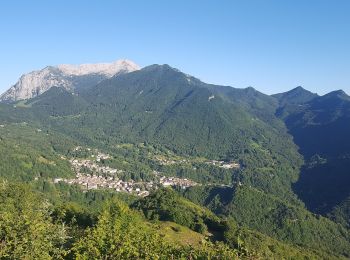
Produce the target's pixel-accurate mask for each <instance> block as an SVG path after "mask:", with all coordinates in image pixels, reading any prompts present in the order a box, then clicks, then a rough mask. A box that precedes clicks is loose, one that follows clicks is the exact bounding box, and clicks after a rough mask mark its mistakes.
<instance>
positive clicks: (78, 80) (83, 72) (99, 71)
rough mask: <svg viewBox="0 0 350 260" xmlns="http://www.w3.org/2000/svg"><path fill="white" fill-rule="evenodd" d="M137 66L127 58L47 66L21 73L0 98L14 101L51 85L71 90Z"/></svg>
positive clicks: (41, 91) (95, 82) (135, 68)
mask: <svg viewBox="0 0 350 260" xmlns="http://www.w3.org/2000/svg"><path fill="white" fill-rule="evenodd" d="M138 69H139V66H138V65H136V64H135V63H133V62H132V61H128V60H118V61H116V62H113V63H97V64H82V65H68V64H62V65H58V66H48V67H46V68H44V69H42V70H39V71H33V72H30V73H28V74H24V75H23V76H21V78H20V79H19V81H18V82H17V83H16V84H15V85H13V86H12V87H11V88H10V89H9V90H7V91H6V92H5V93H4V94H2V95H1V96H0V101H7V102H9V101H17V100H23V99H29V98H33V97H36V96H38V95H40V94H42V93H44V92H45V91H47V90H48V89H50V88H51V87H53V86H56V87H63V88H65V89H66V90H68V91H74V90H76V89H78V90H79V88H83V87H89V86H94V85H96V84H97V83H99V82H101V81H102V80H104V79H107V78H110V77H112V76H113V75H115V74H118V73H127V72H131V71H135V70H138Z"/></svg>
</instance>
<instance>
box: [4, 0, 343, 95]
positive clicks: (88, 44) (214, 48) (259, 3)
mask: <svg viewBox="0 0 350 260" xmlns="http://www.w3.org/2000/svg"><path fill="white" fill-rule="evenodd" d="M349 13H350V1H348V0H343V1H342V0H327V1H326V0H283V1H281V0H274V1H273V0H255V1H254V0H241V1H238V0H237V1H235V0H228V1H220V0H218V1H214V0H212V1H209V0H201V1H199V0H198V1H197V0H176V1H175V0H173V1H170V0H169V1H166V0H162V1H161V0H159V1H156V0H147V1H146V0H139V1H137V0H128V1H103V0H90V1H87V0H85V1H79V0H75V1H64V0H60V1H58V0H56V1H48V0H46V1H43V0H36V1H24V0H23V1H18V0H3V1H1V2H0V33H1V34H0V35H1V38H0V71H1V72H0V91H1V92H3V91H5V90H6V89H7V88H8V87H9V86H10V85H11V84H13V83H15V82H16V81H17V79H18V77H19V76H20V75H21V74H23V73H26V72H29V71H32V70H35V69H40V68H42V67H45V66H46V65H55V64H60V63H72V64H80V63H90V62H91V63H93V62H108V61H113V60H116V59H120V58H128V59H131V60H133V61H135V62H136V63H138V64H139V65H141V66H146V65H150V64H154V63H158V64H164V63H167V64H169V65H171V66H173V67H176V68H178V69H180V70H182V71H184V72H186V73H188V74H191V75H193V76H195V77H198V78H200V79H201V80H203V81H205V82H209V83H216V84H223V85H230V86H233V87H239V88H244V87H247V86H252V87H254V88H256V89H258V90H260V91H262V92H264V93H268V94H271V93H276V92H282V91H286V90H289V89H291V88H294V87H296V86H298V85H301V86H303V87H305V88H307V89H309V90H311V91H313V92H318V93H319V94H324V93H326V92H329V91H332V90H335V89H343V90H345V91H346V92H347V93H348V94H350V15H349Z"/></svg>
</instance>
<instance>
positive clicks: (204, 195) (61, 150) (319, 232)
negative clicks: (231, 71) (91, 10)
mask: <svg viewBox="0 0 350 260" xmlns="http://www.w3.org/2000/svg"><path fill="white" fill-rule="evenodd" d="M84 80H85V79H84ZM213 97H214V98H213ZM338 99H339V100H341V103H340V104H341V105H339V103H338ZM324 100H325V101H324ZM320 102H321V103H322V102H326V103H327V104H328V105H329V106H330V107H327V106H328V105H327V104H321V105H320ZM349 103H350V101H349V100H348V98H347V97H346V96H344V94H342V93H335V94H331V95H330V97H327V96H325V97H323V96H322V97H319V96H317V95H314V94H312V93H308V92H307V91H305V90H303V89H301V88H297V89H294V90H292V91H291V92H289V93H282V94H278V95H274V96H268V95H265V94H263V93H260V92H258V91H256V90H255V89H253V88H247V89H235V88H232V87H225V86H215V85H210V84H206V83H204V82H201V81H200V80H198V79H196V78H194V77H191V76H189V75H187V74H184V73H182V72H181V71H179V70H177V69H174V68H172V67H170V66H169V65H151V66H148V67H145V68H142V69H139V70H135V71H132V72H129V73H126V72H125V73H121V74H118V75H116V76H114V77H111V78H109V79H106V80H102V81H101V82H99V83H96V85H95V86H93V87H91V86H90V87H87V88H80V89H79V91H76V90H74V92H72V90H71V89H67V88H64V87H55V86H52V87H50V88H49V89H48V90H46V91H45V92H44V93H42V94H39V95H36V96H35V97H33V98H29V99H25V100H18V101H11V102H10V101H6V102H3V103H1V104H0V125H1V127H0V151H1V153H2V155H3V156H2V157H1V158H0V161H1V166H0V176H1V179H2V180H3V182H4V185H3V189H4V194H9V195H6V196H10V197H12V198H13V200H22V199H20V198H18V197H17V196H18V194H12V193H11V191H10V190H8V189H10V188H8V187H12V186H11V185H15V186H14V188H13V189H20V190H21V189H24V190H27V191H26V192H29V193H30V194H32V193H33V194H32V195H30V196H29V197H31V196H33V198H34V197H35V198H36V196H37V195H35V194H40V195H39V197H40V196H42V197H43V198H45V200H47V201H48V202H49V204H50V206H49V207H50V212H51V213H50V214H49V213H48V215H47V218H48V219H49V222H50V221H53V222H50V223H56V222H54V221H59V222H60V223H63V224H64V225H68V226H69V228H70V230H68V231H67V232H66V234H67V235H69V236H70V237H71V238H70V239H71V240H69V239H68V240H65V241H66V242H67V241H68V242H69V243H70V244H71V245H72V247H70V248H67V247H65V246H63V248H66V249H67V250H71V252H75V253H74V254H75V255H79V252H80V250H83V251H84V252H89V250H90V248H86V247H85V244H86V243H87V240H86V239H90V240H89V241H90V242H89V243H92V241H94V240H95V237H94V236H95V235H96V234H95V233H94V232H97V230H98V229H99V230H100V231H101V232H106V234H107V233H108V230H110V229H113V228H116V227H118V230H120V232H124V231H121V229H120V228H121V227H119V226H118V225H119V224H118V223H119V221H121V220H122V219H123V218H124V217H125V218H126V217H130V216H132V218H133V219H135V221H136V222H137V223H138V224H135V226H137V227H140V228H141V227H142V228H143V229H144V230H146V231H145V233H138V232H136V231H127V232H131V233H128V234H129V235H126V236H127V237H128V239H130V240H133V239H136V237H137V239H141V237H143V238H144V236H147V235H148V234H152V235H151V237H152V239H153V238H154V239H155V240H152V241H153V242H152V241H151V242H150V243H155V241H157V242H156V243H158V244H159V245H162V246H161V248H163V249H164V248H165V247H168V248H172V249H171V250H173V251H172V253H170V254H171V255H176V254H180V252H187V253H188V252H192V251H188V250H192V249H190V248H191V247H188V246H190V245H192V244H193V245H196V246H195V248H194V249H193V250H199V251H200V250H203V251H202V252H204V253H203V254H204V255H206V254H209V252H211V254H214V255H215V254H219V255H220V254H224V253H223V251H220V250H224V251H225V252H226V253H227V254H228V255H231V258H227V259H232V258H233V259H234V258H235V257H238V258H243V259H244V258H246V259H252V258H253V259H254V258H257V259H260V258H262V259H264V258H267V259H269V258H281V259H283V258H285V257H287V258H288V257H290V258H292V259H294V258H296V259H346V258H348V257H350V251H349V248H350V233H349V229H348V224H347V223H348V221H349V215H348V213H347V207H348V204H347V202H346V199H347V196H348V194H349V193H348V192H349V191H348V189H347V188H346V185H347V184H348V180H347V177H346V176H347V175H346V169H345V168H342V165H346V162H345V161H346V160H347V157H346V155H347V151H349V150H348V147H347V143H346V142H345V141H344V140H346V137H345V135H342V133H343V132H341V131H338V130H337V128H336V127H335V126H336V125H337V124H338V123H337V122H341V123H342V124H345V125H346V124H347V122H348V121H347V117H346V114H347V113H346V112H347V109H348V105H349ZM334 104H337V106H336V108H335V111H333V106H334ZM320 106H321V107H323V108H324V110H323V111H321V112H320V110H319V107H320ZM150 111H151V112H152V113H150ZM318 113H321V115H319V114H318ZM332 115H335V116H334V117H332ZM324 120H325V121H324ZM344 122H346V123H344ZM333 126H334V128H333ZM314 127H316V128H317V129H318V130H317V131H316V132H317V133H318V134H319V135H317V134H316V132H314V130H313V128H314ZM319 129H322V130H324V131H325V133H323V132H322V131H321V130H319ZM309 131H310V132H309ZM330 131H335V132H336V133H337V134H335V135H333V136H334V139H333V141H332V142H334V141H337V140H339V142H341V143H342V146H340V144H339V145H338V147H342V149H338V148H337V149H333V148H332V147H331V146H330V142H329V143H328V142H321V141H320V140H322V139H323V138H324V137H325V135H328V134H329V133H330ZM344 133H345V132H344ZM314 144H318V145H317V146H315V145H314ZM335 151H336V152H335ZM341 160H345V161H344V164H342V163H343V161H341ZM340 162H341V163H340ZM323 169H325V170H323ZM326 170H327V171H330V172H333V175H332V176H334V179H332V178H331V179H332V180H336V181H337V183H338V181H340V180H341V181H342V185H344V186H342V187H344V188H341V189H340V191H342V192H338V193H337V194H339V196H338V197H337V198H335V199H333V198H332V197H331V196H329V195H328V194H329V193H327V192H331V191H332V190H333V189H339V187H340V186H339V185H340V184H336V186H333V184H332V182H328V183H327V187H328V189H325V188H324V186H322V185H323V184H324V182H323V181H319V182H317V185H315V183H316V182H315V180H317V179H318V178H319V177H322V178H323V175H322V171H326ZM305 171H308V172H311V173H312V175H308V176H309V178H311V177H312V178H311V179H308V178H307V177H306V175H304V174H305ZM324 178H325V179H327V180H329V178H328V177H326V176H324ZM16 185H18V186H16ZM21 185H24V186H21ZM23 192H24V191H23ZM330 198H332V199H330ZM33 200H34V199H33ZM35 200H36V199H35ZM11 201H12V200H11ZM1 203H3V204H2V205H3V206H4V208H6V207H13V206H11V205H12V204H11V205H10V204H8V203H10V202H9V201H7V200H6V199H4V200H3V202H1ZM28 203H29V202H28ZM30 203H32V202H30ZM108 203H112V204H108ZM320 205H322V206H320ZM115 207H117V208H118V210H116V209H115ZM19 210H21V209H19ZM28 210H29V209H28ZM114 210H116V211H114ZM11 212H14V214H17V213H15V212H16V211H15V209H14V210H12V211H11ZM121 212H124V213H121ZM113 216H115V217H113ZM104 218H105V219H109V220H108V221H109V222H108V223H115V226H114V227H111V226H109V225H110V224H108V223H107V222H104V220H103V219H104ZM136 222H135V223H136ZM8 225H9V227H14V226H15V225H14V224H11V225H10V224H8ZM55 225H56V224H55ZM111 225H112V224H111ZM169 226H170V228H169ZM157 227H162V228H160V230H159V231H158V228H157ZM130 228H131V227H130ZM90 230H95V231H90ZM102 230H103V231H102ZM131 230H134V229H131ZM100 231H98V232H100ZM91 232H92V233H91ZM159 232H160V233H159ZM162 232H163V233H162ZM182 232H184V233H185V234H186V235H187V236H189V237H190V238H189V239H188V241H192V242H188V243H184V244H181V245H179V243H178V242H174V241H178V239H179V238H177V237H179V236H180V237H181V236H182V235H184V234H183V233H182ZM82 234H88V235H87V236H84V235H82ZM134 234H135V236H136V237H133V236H134ZM158 236H160V237H158ZM163 236H164V237H167V240H166V241H167V242H165V240H164V241H163V240H162V239H161V237H163ZM157 237H158V238H157ZM169 237H173V241H172V239H170V240H169ZM110 239H111V240H113V241H115V242H113V243H117V240H116V239H117V236H116V235H113V236H111V237H110ZM181 239H184V240H186V239H185V238H184V237H183V238H181ZM198 239H200V240H201V241H200V242H199V241H198ZM193 241H195V242H193ZM205 241H206V242H205ZM331 241H332V242H331ZM118 243H120V241H119V242H118ZM163 243H170V244H167V245H165V244H163ZM95 246H96V247H97V248H98V247H99V246H98V245H95ZM95 246H91V248H94V247H95ZM202 246H204V248H202ZM148 247H149V248H151V246H150V245H148ZM66 249H65V250H66ZM137 250H138V249H137ZM152 250H153V251H154V250H158V249H156V248H155V247H154V248H153V249H152ZM174 250H175V251H174ZM176 250H180V251H176ZM199 251H196V252H197V253H198V252H199ZM215 252H216V253H215ZM187 253H186V254H187ZM226 253H225V254H226ZM92 254H93V253H92ZM198 254H199V253H198Z"/></svg>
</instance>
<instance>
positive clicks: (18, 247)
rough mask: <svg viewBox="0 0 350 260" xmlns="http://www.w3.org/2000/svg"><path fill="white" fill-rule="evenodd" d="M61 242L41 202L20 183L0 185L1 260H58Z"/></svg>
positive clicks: (61, 229) (59, 232)
mask: <svg viewBox="0 0 350 260" xmlns="http://www.w3.org/2000/svg"><path fill="white" fill-rule="evenodd" d="M65 240H66V231H65V227H64V226H63V225H60V224H56V223H53V221H52V219H51V217H50V210H49V204H48V203H47V202H46V201H45V200H43V199H41V198H40V197H39V195H38V194H36V193H34V192H33V191H31V190H30V189H29V187H27V186H25V185H24V184H10V183H7V182H5V181H1V182H0V258H1V259H3V258H4V259H60V258H62V257H63V255H64V253H65V251H64V250H63V245H64V242H65Z"/></svg>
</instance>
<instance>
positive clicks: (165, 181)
mask: <svg viewBox="0 0 350 260" xmlns="http://www.w3.org/2000/svg"><path fill="white" fill-rule="evenodd" d="M81 149H82V148H81V147H76V148H75V151H79V150H81ZM88 151H91V149H89V148H88ZM94 152H95V154H92V155H91V159H78V158H72V159H70V160H69V162H70V164H71V166H72V170H73V171H74V172H75V174H76V176H75V178H72V179H63V178H55V179H54V183H59V182H65V183H68V184H76V185H79V186H81V187H82V188H83V189H84V190H85V191H87V190H93V189H112V190H115V191H116V192H126V193H130V194H134V195H137V196H141V197H145V196H148V195H149V193H150V192H151V191H152V190H156V189H158V188H159V187H162V186H163V187H169V186H178V187H181V188H182V189H186V188H188V187H192V186H196V185H199V184H198V183H196V182H194V181H192V180H189V179H182V178H178V177H166V176H162V175H161V173H160V172H156V171H154V172H153V174H154V175H155V176H156V180H157V181H149V182H145V181H141V182H135V181H134V180H128V181H123V180H121V179H119V178H118V174H121V173H123V172H124V171H123V170H119V169H114V168H111V167H109V166H105V165H99V164H98V163H99V162H100V161H101V160H107V159H110V158H111V157H110V155H108V154H105V153H101V152H99V151H97V150H94Z"/></svg>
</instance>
